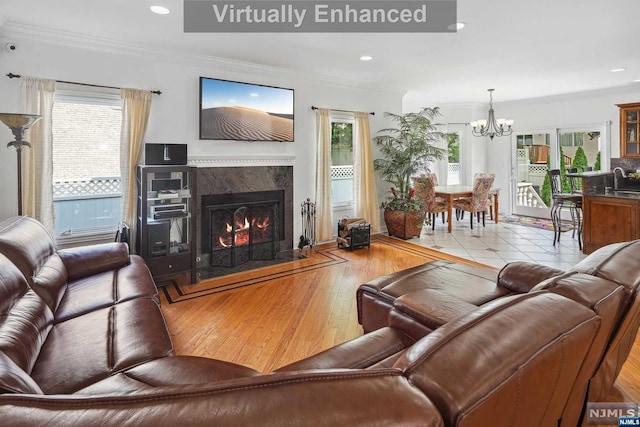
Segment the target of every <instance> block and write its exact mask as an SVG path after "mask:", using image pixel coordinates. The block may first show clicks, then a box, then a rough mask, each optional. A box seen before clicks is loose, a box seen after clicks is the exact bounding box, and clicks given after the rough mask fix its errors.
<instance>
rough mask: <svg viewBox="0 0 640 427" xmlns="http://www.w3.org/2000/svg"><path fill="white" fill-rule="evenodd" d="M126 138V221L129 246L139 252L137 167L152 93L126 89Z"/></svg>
mask: <svg viewBox="0 0 640 427" xmlns="http://www.w3.org/2000/svg"><path fill="white" fill-rule="evenodd" d="M120 96H121V98H122V134H121V140H120V174H121V180H122V181H121V182H122V220H123V221H124V222H126V223H127V224H128V225H129V227H130V228H131V233H130V234H131V237H130V242H129V244H130V245H131V250H133V248H135V235H136V233H135V229H136V198H137V190H136V166H137V165H138V163H139V162H140V160H141V159H142V148H143V146H144V143H143V142H144V134H145V132H146V131H147V123H148V122H149V112H150V111H151V92H149V91H148V90H138V89H122V90H121V91H120Z"/></svg>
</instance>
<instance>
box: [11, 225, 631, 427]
mask: <svg viewBox="0 0 640 427" xmlns="http://www.w3.org/2000/svg"><path fill="white" fill-rule="evenodd" d="M632 249H633V248H632ZM635 251H636V252H640V251H638V247H637V246H636V247H635ZM597 254H598V253H597V252H596V253H594V254H593V255H592V256H594V255H596V257H600V256H601V255H597ZM609 255H610V256H614V257H615V254H613V255H611V254H609ZM635 256H636V257H638V256H640V255H637V254H636V255H635ZM604 258H607V256H606V255H605V256H604ZM626 267H628V271H634V274H635V275H636V276H637V272H635V270H633V268H632V266H631V265H626ZM585 268H586V266H585ZM606 271H608V270H607V269H606V268H605V269H600V270H599V271H598V272H597V273H594V271H592V270H590V271H586V272H582V271H579V272H577V273H576V276H578V277H577V278H567V279H566V280H565V281H563V282H560V281H556V282H552V283H551V282H550V283H545V284H544V286H545V289H543V290H533V291H531V292H526V293H522V294H518V295H508V296H504V297H501V298H497V299H495V300H493V301H489V302H487V303H485V304H482V305H481V306H479V307H475V308H474V309H473V310H470V311H468V312H467V313H466V314H462V315H461V316H458V317H453V318H451V319H449V321H447V322H445V323H444V324H442V326H440V327H437V328H435V330H433V331H432V332H430V333H428V334H427V335H426V336H424V337H419V335H420V333H418V332H419V329H418V328H416V327H414V323H415V322H414V323H411V322H404V321H398V319H401V317H400V315H399V314H400V313H402V315H403V316H405V317H406V314H407V313H404V312H402V311H399V310H401V309H400V306H398V307H393V308H392V310H391V312H390V313H389V316H388V324H387V325H386V326H384V327H382V328H379V329H376V330H374V331H372V332H371V333H367V334H365V335H363V336H362V337H359V338H357V339H355V340H353V341H351V342H348V343H344V344H342V345H339V346H336V347H334V348H333V349H330V350H327V351H326V352H323V353H320V354H318V355H316V356H312V357H311V358H308V359H305V360H303V361H300V362H297V363H295V364H292V365H289V366H286V367H283V368H281V369H279V370H278V371H277V372H274V373H272V374H268V375H261V374H259V373H258V372H256V371H254V370H252V369H250V368H247V367H243V366H238V365H234V364H231V363H226V362H222V361H217V360H213V359H207V358H196V357H187V356H174V355H173V348H172V345H171V340H170V335H169V333H168V331H167V328H166V325H165V323H164V319H163V317H162V313H161V310H160V308H159V305H158V298H157V294H156V290H155V286H154V284H153V281H152V279H151V276H150V275H149V272H148V270H147V269H146V267H145V266H144V264H143V262H142V261H141V259H140V258H139V257H137V256H135V255H133V256H130V255H128V253H127V249H126V246H123V245H122V244H115V243H114V244H109V245H99V246H92V247H86V248H79V249H72V250H65V251H56V250H55V248H54V246H53V243H52V241H51V239H50V237H49V236H48V234H47V233H46V231H45V230H44V229H43V228H42V227H41V226H40V224H38V223H37V222H36V221H34V220H31V219H29V218H25V217H18V218H11V219H8V220H5V221H2V222H0V393H1V394H0V415H1V418H0V419H1V420H2V424H3V425H18V426H19V425H24V426H32V425H45V424H46V425H118V426H120V425H154V426H165V425H166V426H169V425H176V424H178V423H181V424H183V425H189V426H191V425H203V426H204V425H207V426H209V425H216V426H227V425H229V426H242V425H314V426H322V425H327V426H328V425H331V426H336V425H381V426H382V425H388V426H401V425H414V426H415V425H421V426H444V425H460V426H463V425H464V426H467V425H468V426H485V425H486V426H500V425H516V426H519V425H531V424H537V425H543V426H547V425H548V426H552V425H553V426H556V425H558V424H559V423H563V424H565V423H564V422H563V420H565V419H566V420H568V419H570V418H571V419H578V418H579V416H580V412H581V410H582V406H583V403H584V399H585V396H586V393H587V386H588V383H589V379H590V378H592V377H593V371H594V370H595V369H596V365H597V366H600V365H599V364H598V363H599V362H600V360H601V359H602V357H601V353H602V352H603V351H604V350H603V349H607V351H610V350H611V349H610V347H611V344H610V343H611V342H612V341H615V340H616V338H615V337H616V336H617V335H616V333H617V331H618V330H619V328H618V329H616V328H617V327H618V325H619V324H620V323H621V322H622V323H624V321H623V320H622V318H623V317H624V316H622V315H621V314H620V313H621V310H622V309H621V306H624V305H625V304H626V305H629V304H636V300H637V298H636V297H631V296H629V294H628V293H627V292H626V289H625V286H624V284H623V283H619V282H617V281H615V280H612V279H613V277H608V276H607V273H606ZM636 282H637V281H636ZM392 306H393V304H392ZM397 309H398V310H397ZM392 313H398V316H396V315H392ZM414 320H415V319H414ZM613 325H615V327H614V326H613ZM633 327H634V325H630V326H629V329H633ZM636 329H637V328H636ZM612 337H613V338H612ZM627 345H628V340H625V339H620V340H619V344H617V348H618V349H619V350H618V354H619V355H622V354H624V352H625V351H626V349H627ZM614 371H615V369H614ZM608 372H609V371H608ZM607 378H608V377H607ZM566 425H569V424H566Z"/></svg>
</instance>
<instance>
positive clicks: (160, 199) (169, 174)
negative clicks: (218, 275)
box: [136, 165, 196, 284]
mask: <svg viewBox="0 0 640 427" xmlns="http://www.w3.org/2000/svg"><path fill="white" fill-rule="evenodd" d="M195 183H196V180H195V168H193V167H190V166H145V165H140V166H138V169H137V177H136V184H137V189H138V200H137V203H138V206H137V226H138V227H137V232H136V251H137V253H138V255H140V256H142V257H143V258H144V259H145V261H146V263H147V267H149V270H150V271H151V274H152V275H153V278H154V280H155V281H156V283H157V284H161V283H163V282H168V281H172V280H173V281H178V280H181V281H183V280H184V281H188V282H189V283H195V282H196V262H195V216H194V215H195V208H196V207H195V194H196V189H195Z"/></svg>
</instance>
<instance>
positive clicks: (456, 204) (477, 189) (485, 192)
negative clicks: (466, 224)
mask: <svg viewBox="0 0 640 427" xmlns="http://www.w3.org/2000/svg"><path fill="white" fill-rule="evenodd" d="M494 179H495V175H494V174H486V173H479V174H476V176H475V178H474V179H473V192H472V194H471V197H465V198H460V199H456V200H454V201H453V208H455V209H456V210H460V211H462V212H463V213H464V212H469V219H470V225H471V229H472V230H473V217H474V216H477V215H479V214H482V226H483V227H484V225H485V214H486V211H487V204H488V202H489V196H490V193H491V187H492V186H493V180H494ZM474 214H476V215H474ZM478 221H480V219H479V218H478Z"/></svg>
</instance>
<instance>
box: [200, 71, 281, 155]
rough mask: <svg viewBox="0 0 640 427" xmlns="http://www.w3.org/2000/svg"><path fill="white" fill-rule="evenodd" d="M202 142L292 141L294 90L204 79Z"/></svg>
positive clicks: (201, 118) (201, 117) (202, 89)
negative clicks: (212, 140) (210, 140)
mask: <svg viewBox="0 0 640 427" xmlns="http://www.w3.org/2000/svg"><path fill="white" fill-rule="evenodd" d="M200 85H201V94H200V96H201V98H200V105H201V110H200V139H219V140H240V141H284V142H292V141H293V90H292V89H282V88H276V87H269V86H259V85H254V84H248V83H239V82H231V81H226V80H217V79H207V78H204V77H203V78H201V80H200Z"/></svg>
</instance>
